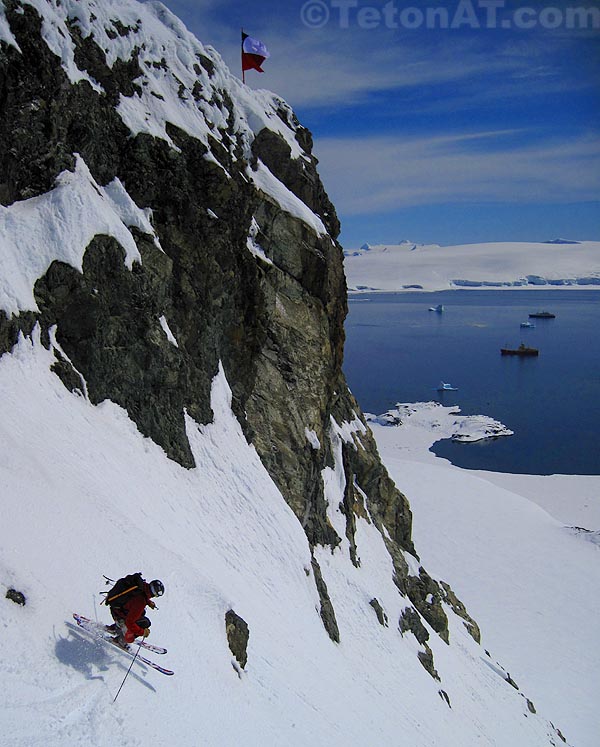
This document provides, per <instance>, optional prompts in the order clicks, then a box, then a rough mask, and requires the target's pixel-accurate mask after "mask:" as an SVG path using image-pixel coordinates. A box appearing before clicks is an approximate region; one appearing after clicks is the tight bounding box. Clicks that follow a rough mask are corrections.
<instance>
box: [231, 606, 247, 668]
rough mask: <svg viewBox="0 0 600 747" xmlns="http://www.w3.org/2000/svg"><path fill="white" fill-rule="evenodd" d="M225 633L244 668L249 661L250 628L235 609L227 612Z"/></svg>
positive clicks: (234, 653) (232, 651) (232, 650)
mask: <svg viewBox="0 0 600 747" xmlns="http://www.w3.org/2000/svg"><path fill="white" fill-rule="evenodd" d="M225 633H226V634H227V643H228V644H229V648H230V650H231V653H232V654H233V655H234V656H235V658H236V660H237V662H238V664H239V665H240V667H241V668H242V669H244V668H245V666H246V664H247V663H248V640H249V638H250V630H249V628H248V623H247V622H246V621H245V620H244V619H243V618H241V617H240V616H239V615H238V614H237V613H236V612H234V611H233V610H228V611H227V612H226V613H225Z"/></svg>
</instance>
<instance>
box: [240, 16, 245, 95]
mask: <svg viewBox="0 0 600 747" xmlns="http://www.w3.org/2000/svg"><path fill="white" fill-rule="evenodd" d="M240 31H241V33H242V46H241V53H240V54H241V60H242V83H243V84H244V85H246V71H245V70H244V29H243V28H240Z"/></svg>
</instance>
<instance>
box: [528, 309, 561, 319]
mask: <svg viewBox="0 0 600 747" xmlns="http://www.w3.org/2000/svg"><path fill="white" fill-rule="evenodd" d="M529 317H530V318H533V319H556V314H552V313H550V312H549V311H536V312H535V313H534V314H530V315H529Z"/></svg>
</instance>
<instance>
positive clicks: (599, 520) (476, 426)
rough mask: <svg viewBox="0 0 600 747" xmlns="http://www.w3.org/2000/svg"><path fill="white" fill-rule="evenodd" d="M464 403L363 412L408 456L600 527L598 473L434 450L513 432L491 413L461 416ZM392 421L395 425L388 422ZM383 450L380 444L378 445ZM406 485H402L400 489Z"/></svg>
mask: <svg viewBox="0 0 600 747" xmlns="http://www.w3.org/2000/svg"><path fill="white" fill-rule="evenodd" d="M459 413H460V407H458V406H448V407H447V406H444V405H441V404H439V403H438V402H433V401H432V402H413V403H398V404H397V405H396V406H395V407H394V408H393V409H391V410H388V411H387V412H386V413H383V414H382V415H372V414H369V413H365V417H366V419H367V421H368V423H369V425H370V427H371V429H372V430H373V431H374V433H375V437H376V439H377V442H378V444H380V442H381V444H382V445H383V448H384V450H385V449H386V448H389V449H390V451H391V452H393V454H394V456H395V457H397V456H399V455H401V456H402V458H406V459H407V460H410V461H416V462H424V463H427V464H436V465H437V466H441V465H448V467H449V468H450V469H453V470H459V471H462V472H464V473H465V475H467V476H468V475H473V476H478V477H481V478H483V479H486V480H488V481H489V482H490V483H492V484H494V485H496V486H498V487H501V488H503V489H506V490H510V491H513V492H515V493H518V494H519V495H521V496H523V497H524V498H526V499H527V500H530V501H532V502H533V503H536V504H537V505H538V506H540V507H541V508H543V509H544V510H545V511H547V512H548V513H549V514H550V515H551V516H553V517H554V518H555V519H557V520H558V521H561V522H563V523H565V524H569V525H573V526H578V527H585V528H586V529H590V530H593V531H600V475H562V474H553V475H527V474H514V473H508V472H491V471H489V470H467V469H462V468H460V467H456V466H455V465H453V464H451V463H450V462H449V461H448V460H447V459H444V458H443V457H438V456H436V455H435V454H434V453H433V452H432V451H431V450H430V449H431V447H432V446H433V444H435V443H437V442H438V441H441V440H444V439H452V440H453V441H460V442H463V443H474V442H476V441H481V440H484V439H494V438H501V437H504V436H511V435H513V431H511V430H510V429H509V428H508V427H507V426H506V425H504V424H503V423H500V422H499V421H497V420H494V419H493V418H491V417H489V416H487V415H460V414H459ZM389 426H392V427H389ZM380 450H381V449H380ZM400 489H402V488H400Z"/></svg>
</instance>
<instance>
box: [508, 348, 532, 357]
mask: <svg viewBox="0 0 600 747" xmlns="http://www.w3.org/2000/svg"><path fill="white" fill-rule="evenodd" d="M539 354H540V351H539V350H537V348H523V349H519V348H517V349H515V350H513V349H511V348H500V355H520V356H524V357H531V356H536V355H539Z"/></svg>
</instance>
